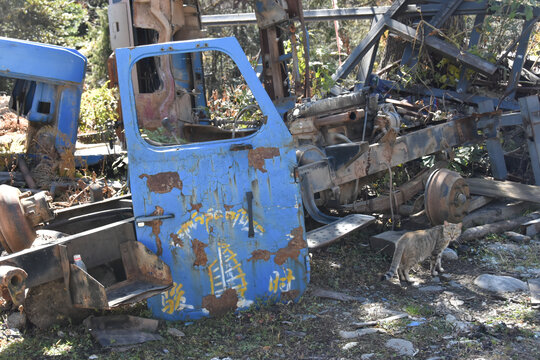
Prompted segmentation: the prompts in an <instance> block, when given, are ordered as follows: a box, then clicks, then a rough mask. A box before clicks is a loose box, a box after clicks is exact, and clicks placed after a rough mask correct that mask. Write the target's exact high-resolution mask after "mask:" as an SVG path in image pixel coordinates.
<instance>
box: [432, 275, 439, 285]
mask: <svg viewBox="0 0 540 360" xmlns="http://www.w3.org/2000/svg"><path fill="white" fill-rule="evenodd" d="M431 282H432V283H434V284H439V283H440V282H441V279H440V278H439V277H438V276H434V277H432V278H431Z"/></svg>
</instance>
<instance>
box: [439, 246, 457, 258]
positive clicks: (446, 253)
mask: <svg viewBox="0 0 540 360" xmlns="http://www.w3.org/2000/svg"><path fill="white" fill-rule="evenodd" d="M442 258H443V259H444V260H449V261H455V260H457V259H458V258H459V257H458V254H457V252H456V251H455V250H452V249H449V248H446V249H444V250H443V252H442Z"/></svg>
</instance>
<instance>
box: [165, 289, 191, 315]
mask: <svg viewBox="0 0 540 360" xmlns="http://www.w3.org/2000/svg"><path fill="white" fill-rule="evenodd" d="M182 287H183V285H182V284H178V283H173V287H172V288H171V289H170V290H169V291H167V292H164V293H163V294H162V295H161V305H162V308H161V311H162V312H164V313H167V314H172V313H173V312H174V311H176V310H181V309H183V308H184V306H182V305H185V303H186V298H185V297H184V294H185V291H184V290H182Z"/></svg>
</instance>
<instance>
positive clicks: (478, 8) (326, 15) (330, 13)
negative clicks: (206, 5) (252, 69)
mask: <svg viewBox="0 0 540 360" xmlns="http://www.w3.org/2000/svg"><path fill="white" fill-rule="evenodd" d="M486 3H487V2H486V1H465V2H463V3H462V4H461V5H460V6H459V7H458V8H457V10H456V11H455V13H454V15H479V14H486V13H487V14H490V11H489V8H488V7H487V4H486ZM440 7H441V6H440V4H425V5H420V4H413V5H407V6H406V7H405V8H404V9H403V14H404V15H408V16H411V17H418V16H419V14H421V15H422V16H426V17H428V16H433V15H435V14H436V13H437V12H438V11H439V9H440ZM389 9H390V6H374V7H371V6H366V7H358V8H347V9H314V10H305V11H304V19H305V21H307V22H315V21H333V20H371V19H372V18H373V17H374V16H376V15H383V14H384V13H386V12H387V11H388V10H389ZM503 12H504V10H503ZM516 12H517V16H516V17H517V18H523V17H524V16H523V15H522V13H523V9H522V7H521V8H518V10H517V11H516ZM533 14H534V16H535V17H536V16H538V15H540V8H539V7H535V8H533ZM201 23H202V25H203V26H206V27H221V26H238V25H254V24H256V23H257V20H256V18H255V13H239V14H220V15H202V16H201Z"/></svg>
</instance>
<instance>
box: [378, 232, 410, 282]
mask: <svg viewBox="0 0 540 360" xmlns="http://www.w3.org/2000/svg"><path fill="white" fill-rule="evenodd" d="M400 240H401V238H400V239H399V240H398V241H397V243H396V249H395V250H394V256H393V257H392V264H391V265H390V269H389V270H388V272H387V273H386V274H384V275H383V276H381V281H385V280H390V279H391V278H393V277H394V275H396V272H397V269H398V267H399V264H400V263H401V256H403V251H404V250H405V245H404V242H403V241H400Z"/></svg>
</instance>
